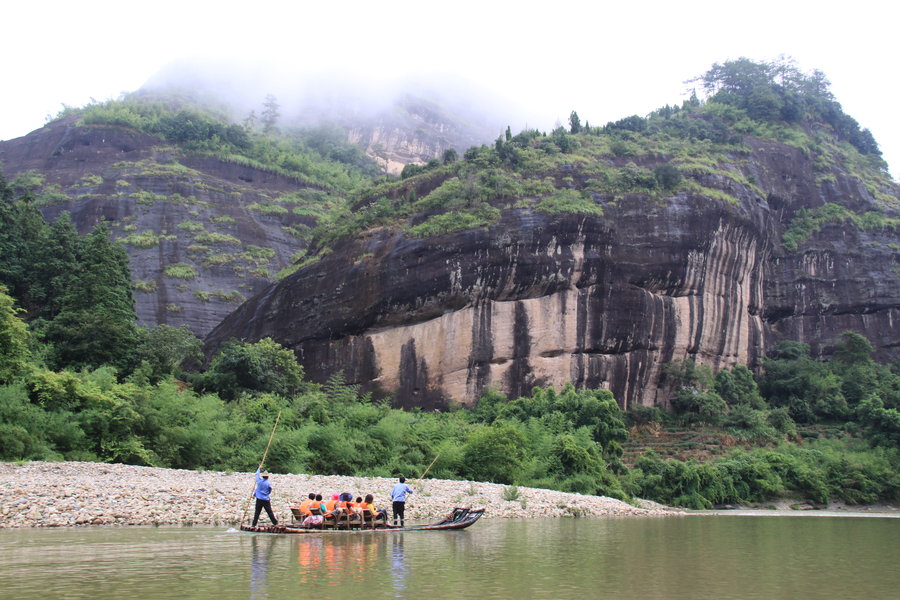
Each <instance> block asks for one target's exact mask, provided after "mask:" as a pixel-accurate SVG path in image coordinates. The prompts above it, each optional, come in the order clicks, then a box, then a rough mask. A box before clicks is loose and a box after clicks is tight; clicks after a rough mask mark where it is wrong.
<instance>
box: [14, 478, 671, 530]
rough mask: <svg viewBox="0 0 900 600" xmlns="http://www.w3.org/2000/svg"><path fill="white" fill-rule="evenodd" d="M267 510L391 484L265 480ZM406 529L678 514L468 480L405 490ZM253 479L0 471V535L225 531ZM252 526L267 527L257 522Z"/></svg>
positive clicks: (382, 493) (282, 514) (284, 510)
mask: <svg viewBox="0 0 900 600" xmlns="http://www.w3.org/2000/svg"><path fill="white" fill-rule="evenodd" d="M269 480H270V482H271V483H272V487H273V493H272V507H273V508H274V510H275V513H276V516H277V517H278V519H279V520H284V522H286V523H287V522H290V510H289V509H290V507H291V506H296V505H297V504H299V502H300V501H301V500H302V499H303V498H305V497H306V495H307V494H309V493H310V492H316V493H321V494H323V495H324V494H331V493H334V492H350V493H352V494H354V495H365V494H367V493H372V494H374V495H375V504H376V506H378V507H386V508H390V498H389V497H388V491H389V490H390V488H391V486H392V485H393V484H394V483H395V480H394V479H387V478H379V477H343V476H334V475H333V476H324V475H281V474H277V473H276V474H272V476H271V477H270V479H269ZM409 483H411V484H412V487H413V489H414V490H415V493H414V494H413V495H412V496H411V497H410V498H409V500H408V502H407V508H406V518H407V522H411V523H416V522H429V521H433V520H437V519H439V518H440V517H442V516H443V515H445V514H446V513H447V512H449V509H450V508H452V507H454V506H482V507H485V508H486V509H487V510H486V512H485V518H495V519H496V518H547V517H636V516H665V515H673V514H679V512H678V511H675V510H672V509H669V508H666V507H664V506H660V505H656V504H653V503H649V502H645V503H643V507H642V508H638V507H635V506H632V505H630V504H627V503H625V502H621V501H619V500H615V499H612V498H604V497H598V496H583V495H580V494H566V493H562V492H555V491H551V490H542V489H535V488H526V487H518V488H511V487H510V486H506V485H500V484H494V483H477V482H469V481H449V480H442V479H424V480H417V481H411V482H409ZM254 487H255V480H254V475H253V473H229V472H216V471H184V470H177V469H158V468H153V467H135V466H129V465H118V464H105V463H87V462H63V463H50V462H30V463H24V464H17V463H0V528H7V527H68V526H85V525H157V526H161V525H165V526H172V525H214V526H234V525H237V524H238V523H239V522H240V521H241V519H242V517H243V516H244V514H245V511H246V514H247V518H252V510H253V508H252V505H251V501H250V497H251V495H252V493H253V490H254ZM261 519H262V521H263V522H267V519H266V517H265V515H263V516H262V518H261Z"/></svg>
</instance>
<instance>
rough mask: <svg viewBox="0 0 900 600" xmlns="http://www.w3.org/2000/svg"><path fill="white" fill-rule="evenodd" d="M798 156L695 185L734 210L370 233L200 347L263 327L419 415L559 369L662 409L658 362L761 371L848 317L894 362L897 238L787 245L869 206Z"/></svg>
mask: <svg viewBox="0 0 900 600" xmlns="http://www.w3.org/2000/svg"><path fill="white" fill-rule="evenodd" d="M805 161H806V162H805ZM807 162H808V159H806V158H804V156H803V155H802V154H801V153H800V152H799V151H795V150H794V149H791V148H788V147H786V146H780V145H775V146H772V145H767V146H765V147H763V146H762V145H760V146H759V147H755V148H754V150H753V155H752V157H751V160H749V161H746V164H745V166H744V167H743V168H745V169H747V170H748V171H749V172H750V173H751V174H753V175H754V179H755V181H756V184H755V185H752V186H750V185H747V186H744V187H740V186H737V187H735V185H734V182H733V181H732V180H729V181H724V180H723V181H716V180H715V177H714V176H711V177H710V181H706V182H705V183H704V185H706V186H707V187H714V186H719V187H724V186H726V185H728V186H730V187H729V193H730V194H731V195H732V196H733V197H736V198H738V202H737V203H731V202H724V201H722V200H716V199H713V198H710V197H706V196H703V195H699V194H690V195H688V194H684V195H676V196H672V197H668V198H665V199H664V200H658V199H657V200H653V199H649V198H646V197H643V196H640V195H634V196H625V197H624V198H622V197H619V198H618V199H614V198H602V197H600V198H598V202H601V203H603V209H604V215H603V216H602V217H588V216H584V215H572V214H567V215H553V216H551V215H545V214H542V213H538V212H535V211H531V210H525V209H519V208H508V209H506V210H504V211H503V213H502V217H501V220H500V221H499V222H497V223H495V224H494V225H492V226H491V227H490V228H489V229H474V230H467V231H462V232H457V233H452V234H447V235H443V236H439V237H433V238H428V239H409V238H407V237H404V236H403V235H402V233H398V232H396V231H387V230H382V229H377V230H370V231H368V232H366V234H365V235H363V236H360V237H358V238H356V239H354V240H352V241H348V242H346V243H344V244H343V245H342V246H339V247H337V248H335V251H334V252H333V253H331V254H330V255H328V256H326V257H324V258H323V259H321V260H320V261H318V262H317V263H314V264H312V265H309V266H307V267H305V268H304V269H301V270H299V271H298V272H297V273H295V274H294V275H292V276H290V277H288V278H286V279H284V280H283V281H281V282H279V283H278V284H276V285H273V286H271V287H269V288H268V289H267V290H265V291H264V292H262V293H261V294H259V295H258V296H256V297H254V298H251V299H250V300H249V301H248V302H247V303H245V304H244V305H243V306H241V307H240V308H239V309H238V310H237V311H236V312H235V313H232V314H231V315H230V316H229V317H228V318H227V319H225V321H224V322H223V323H222V324H221V325H220V326H219V327H217V328H216V329H215V330H214V331H213V332H212V334H211V335H210V336H209V337H208V338H207V350H208V351H209V352H212V351H214V350H215V348H217V347H218V345H220V344H221V343H222V342H223V341H224V340H226V339H228V338H230V337H238V338H244V339H247V340H256V339H261V338H263V337H272V338H274V339H275V340H276V341H278V342H279V343H281V344H283V345H285V346H287V347H290V348H292V349H294V350H295V352H296V353H297V356H298V357H299V359H300V361H301V363H302V364H303V365H304V367H305V369H306V372H307V374H309V375H311V376H312V377H313V378H314V379H316V380H320V381H324V380H325V379H327V378H328V376H330V375H331V374H333V373H336V372H338V371H342V372H343V373H344V376H345V378H346V380H347V381H348V382H355V383H360V384H362V385H363V387H364V389H370V390H376V391H380V392H383V393H386V394H392V395H393V396H394V398H395V401H396V402H397V404H398V405H402V406H405V407H413V406H419V407H426V408H431V407H435V408H437V407H441V406H445V405H446V404H448V403H449V402H451V401H452V402H458V403H462V404H472V403H474V402H475V401H477V399H478V398H479V396H480V395H481V393H482V392H483V391H484V390H485V389H487V388H488V387H496V388H498V389H500V390H501V391H503V392H505V393H506V394H508V395H510V396H513V397H515V396H518V395H522V394H527V393H529V392H530V390H531V389H532V387H534V386H537V385H552V386H561V385H562V384H563V383H565V382H569V381H571V382H573V383H575V384H576V386H578V387H591V388H607V389H610V390H611V391H612V392H613V393H614V395H615V396H616V398H617V400H618V401H619V403H620V405H621V406H622V407H623V408H627V407H628V406H631V405H633V404H644V405H652V404H659V405H663V406H665V405H667V403H668V390H666V388H665V385H664V378H663V377H662V367H663V365H664V364H665V363H667V362H671V361H675V360H683V359H688V358H690V359H693V360H695V361H696V362H697V363H699V364H705V365H709V366H711V367H713V368H714V369H719V368H725V367H731V366H734V365H736V364H748V365H750V366H751V367H755V366H758V365H759V362H760V359H761V357H762V356H763V355H764V353H765V351H766V350H767V349H769V348H771V347H772V346H773V345H775V344H776V343H777V342H779V341H780V340H783V339H792V340H799V341H803V342H807V343H809V344H810V345H811V346H812V350H813V353H814V354H823V353H826V354H827V353H828V352H829V351H830V348H831V347H832V345H833V344H834V343H835V341H837V340H838V338H839V337H840V334H841V333H842V332H843V331H845V330H848V329H852V330H855V331H858V332H860V333H862V334H863V335H865V336H866V337H868V338H869V339H870V340H871V341H872V343H873V345H874V346H875V347H876V352H877V353H879V354H880V355H881V357H890V356H892V355H893V353H894V352H895V348H896V346H897V343H898V339H900V337H898V325H897V324H898V322H900V321H898V318H897V317H900V315H898V306H900V285H898V277H897V276H896V274H895V273H894V271H893V270H894V269H895V268H896V267H897V253H896V251H895V250H892V249H891V248H895V247H897V241H898V240H897V237H898V236H897V233H896V232H894V231H893V230H882V231H879V230H869V231H861V230H859V229H856V228H855V227H853V226H852V225H851V224H849V223H838V222H836V223H832V224H830V225H827V226H824V227H823V228H822V229H821V230H820V231H819V232H818V233H815V234H814V235H813V236H811V237H810V238H809V239H807V240H806V241H805V242H803V243H802V244H801V245H800V247H799V248H797V249H796V250H795V251H791V252H789V251H787V250H785V248H784V247H783V246H782V234H783V232H784V230H785V229H786V227H787V224H788V223H789V222H790V220H791V219H792V218H793V216H794V215H795V214H796V212H797V211H798V210H799V209H801V208H804V207H805V208H813V207H817V206H821V205H822V204H824V203H826V202H839V203H841V204H843V205H845V206H856V207H857V208H856V210H872V208H871V207H873V206H875V200H874V199H873V198H871V197H869V196H868V195H867V192H866V191H865V190H864V189H860V188H861V186H859V185H856V186H855V187H854V186H853V185H852V182H848V181H847V179H848V178H847V177H844V176H840V174H838V175H836V176H835V180H836V183H831V184H828V185H824V186H823V185H819V184H816V183H815V178H814V177H813V176H812V170H811V168H810V166H809V165H808V164H807ZM788 172H789V173H791V174H792V177H787V176H786V175H785V173H788ZM761 191H762V192H763V193H762V194H761V193H760V192H761ZM867 206H868V207H870V208H866V207H867Z"/></svg>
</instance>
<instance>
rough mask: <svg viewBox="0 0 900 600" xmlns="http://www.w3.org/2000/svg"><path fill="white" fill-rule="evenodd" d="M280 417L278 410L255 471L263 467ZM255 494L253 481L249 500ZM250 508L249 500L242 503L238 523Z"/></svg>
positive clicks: (244, 517) (245, 516)
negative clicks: (267, 441) (242, 510)
mask: <svg viewBox="0 0 900 600" xmlns="http://www.w3.org/2000/svg"><path fill="white" fill-rule="evenodd" d="M280 419H281V411H278V416H277V417H275V424H274V425H273V426H272V433H270V434H269V443H268V444H266V450H265V452H263V455H262V460H261V461H259V467H257V468H256V470H257V471H259V470H260V469H262V468H263V465H264V464H266V457H267V456H268V455H269V448H270V447H271V446H272V438H274V437H275V429H276V428H277V427H278V421H279V420H280ZM255 494H256V481H254V482H253V490H252V491H251V492H250V500H253V497H254V495H255ZM249 509H250V502H249V501H248V502H247V504H246V505H244V514H242V515H241V522H240V524H241V525H243V524H244V520H245V519H246V518H247V511H248V510H249Z"/></svg>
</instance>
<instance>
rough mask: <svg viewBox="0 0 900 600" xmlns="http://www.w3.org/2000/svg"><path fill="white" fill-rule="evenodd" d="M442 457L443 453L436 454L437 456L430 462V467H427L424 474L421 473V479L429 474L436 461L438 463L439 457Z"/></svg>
mask: <svg viewBox="0 0 900 600" xmlns="http://www.w3.org/2000/svg"><path fill="white" fill-rule="evenodd" d="M440 457H441V455H440V454H438V455H436V456H435V457H434V460H433V461H431V464H430V465H428V468H427V469H425V472H424V473H422V475H421V476H420V477H419V479H423V478H424V477H425V476H426V475H428V471H430V470H431V467H433V466H434V463H436V462H437V459H439V458H440Z"/></svg>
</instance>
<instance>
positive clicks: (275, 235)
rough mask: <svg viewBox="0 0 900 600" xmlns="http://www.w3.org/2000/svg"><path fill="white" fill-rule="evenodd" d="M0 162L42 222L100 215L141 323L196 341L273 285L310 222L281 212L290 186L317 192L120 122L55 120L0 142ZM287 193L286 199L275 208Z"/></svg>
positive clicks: (84, 227) (87, 221) (84, 224)
mask: <svg viewBox="0 0 900 600" xmlns="http://www.w3.org/2000/svg"><path fill="white" fill-rule="evenodd" d="M0 161H2V165H3V171H4V173H5V175H6V177H7V178H8V179H9V180H11V181H13V182H15V181H17V178H18V180H22V179H23V178H24V179H25V180H29V179H30V180H32V181H33V182H34V183H33V185H32V186H31V191H32V192H33V193H34V194H35V195H36V197H37V199H38V202H39V203H40V204H41V211H42V212H43V213H44V215H45V217H46V218H48V219H51V220H52V219H54V218H56V216H58V215H59V214H60V213H61V212H62V211H69V212H70V213H71V214H72V219H73V222H74V223H75V225H76V227H77V228H78V229H79V230H80V232H81V233H85V232H87V231H89V230H90V229H91V228H92V227H93V226H94V225H95V224H96V223H97V222H98V221H99V220H101V219H104V220H106V221H107V222H109V224H110V226H111V229H112V231H113V235H114V236H115V237H116V238H117V239H119V240H120V241H122V242H123V243H124V244H125V246H126V248H127V250H128V255H129V259H130V264H131V271H132V277H133V278H134V281H135V294H134V296H135V301H136V309H137V314H138V318H139V319H140V321H141V323H142V324H144V325H157V324H169V325H172V326H178V325H181V324H187V325H188V326H189V327H190V328H191V330H192V331H193V332H194V333H195V334H197V335H199V336H203V335H205V334H206V333H208V332H209V331H210V330H211V329H212V328H213V327H214V326H215V325H216V324H217V323H219V321H221V319H222V318H224V316H225V315H227V314H228V313H230V312H231V311H232V310H233V309H234V308H235V307H236V306H237V305H239V304H240V303H241V302H243V301H244V300H245V299H246V298H247V297H250V296H252V295H254V294H256V293H257V292H259V291H261V290H262V289H264V288H265V286H266V284H268V283H270V282H272V281H274V279H275V274H276V273H277V272H278V271H279V270H280V269H282V268H284V267H285V266H287V265H289V264H290V263H291V257H292V255H293V254H295V253H296V252H297V251H298V250H301V249H302V248H304V247H305V246H306V242H305V241H304V240H303V238H302V235H301V236H298V235H297V233H298V232H301V231H302V230H303V229H305V228H306V227H308V225H311V224H313V223H314V221H313V220H312V219H311V218H309V217H306V216H300V215H296V214H294V213H293V212H292V210H291V209H292V208H294V207H295V206H297V204H296V202H297V200H298V196H297V195H296V194H297V192H298V191H300V192H301V193H303V191H304V190H305V191H307V192H308V193H310V194H313V195H314V194H315V193H317V192H318V190H314V189H308V186H305V185H303V184H302V183H300V182H298V181H295V180H293V179H291V178H288V177H283V176H280V175H276V174H273V173H271V172H267V171H264V170H260V169H256V168H253V167H248V166H244V165H239V164H235V163H229V162H225V161H221V160H218V159H214V158H204V157H200V156H195V155H194V156H192V155H190V154H185V153H184V152H182V151H180V150H178V149H177V148H176V147H174V146H172V145H168V144H166V143H164V142H163V141H162V140H160V139H159V138H156V137H153V136H149V135H145V134H142V133H139V132H137V131H135V130H133V129H128V128H121V127H113V126H75V124H74V120H73V119H66V120H60V121H55V122H53V123H51V124H49V125H47V126H46V127H44V128H42V129H39V130H37V131H35V132H32V133H31V134H29V135H28V136H25V137H23V138H19V139H17V140H10V141H5V142H0ZM289 192H293V193H294V194H295V196H293V198H292V199H293V201H294V202H295V204H286V205H284V206H282V205H283V204H285V203H283V202H281V201H280V200H279V198H282V197H283V196H284V195H285V194H287V193H289ZM279 207H280V208H279Z"/></svg>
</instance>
